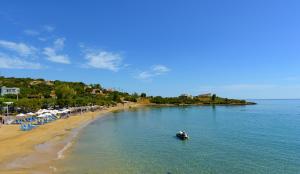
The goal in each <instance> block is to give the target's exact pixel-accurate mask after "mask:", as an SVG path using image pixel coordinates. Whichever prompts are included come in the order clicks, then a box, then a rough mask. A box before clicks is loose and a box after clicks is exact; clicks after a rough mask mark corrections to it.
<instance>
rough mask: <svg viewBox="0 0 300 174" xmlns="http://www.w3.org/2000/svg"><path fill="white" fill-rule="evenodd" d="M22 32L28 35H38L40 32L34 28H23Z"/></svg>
mask: <svg viewBox="0 0 300 174" xmlns="http://www.w3.org/2000/svg"><path fill="white" fill-rule="evenodd" d="M24 33H25V34H26V35H29V36H38V35H39V34H40V33H39V32H38V31H35V30H24Z"/></svg>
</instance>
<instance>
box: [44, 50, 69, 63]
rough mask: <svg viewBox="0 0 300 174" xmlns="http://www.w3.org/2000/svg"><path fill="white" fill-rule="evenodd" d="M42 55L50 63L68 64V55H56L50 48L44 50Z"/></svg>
mask: <svg viewBox="0 0 300 174" xmlns="http://www.w3.org/2000/svg"><path fill="white" fill-rule="evenodd" d="M43 53H44V54H45V55H46V58H47V59H48V60H49V61H51V62H56V63H63V64H70V60H69V57H68V55H63V54H57V53H56V50H55V49H53V48H50V47H46V48H44V51H43Z"/></svg>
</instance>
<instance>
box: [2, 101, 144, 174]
mask: <svg viewBox="0 0 300 174" xmlns="http://www.w3.org/2000/svg"><path fill="white" fill-rule="evenodd" d="M138 106H141V105H139V104H136V103H127V104H124V105H123V104H119V105H117V106H115V107H110V108H108V109H105V110H101V111H95V112H86V113H83V114H81V115H75V116H71V117H69V118H67V119H59V120H57V121H55V122H52V123H48V124H46V125H42V126H39V127H38V128H35V129H34V130H31V131H20V129H19V125H3V126H2V127H1V128H0V173H15V174H17V173H20V174H21V173H22V174H26V173H53V172H55V171H56V169H55V168H54V167H53V166H51V164H52V163H53V162H55V161H56V160H58V159H61V158H63V157H64V155H65V154H66V152H67V150H68V148H69V147H70V146H71V145H72V142H73V141H74V140H75V139H76V136H77V134H78V133H79V132H80V130H81V129H82V128H83V127H84V126H86V125H87V124H89V123H90V122H92V121H93V120H94V119H97V118H99V117H103V116H104V115H105V113H108V112H112V111H117V110H122V109H128V108H130V107H138Z"/></svg>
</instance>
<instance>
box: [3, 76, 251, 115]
mask: <svg viewBox="0 0 300 174" xmlns="http://www.w3.org/2000/svg"><path fill="white" fill-rule="evenodd" d="M1 86H6V87H17V88H20V94H19V95H5V96H0V97H1V98H0V105H2V106H5V104H4V103H3V102H7V101H10V102H11V101H12V102H14V103H13V107H12V108H14V109H17V110H18V111H19V112H29V111H35V110H38V109H40V108H62V107H74V106H87V105H106V106H110V105H115V104H116V103H121V102H125V101H131V102H137V101H138V102H140V103H142V104H150V103H153V104H173V105H185V104H197V105H215V104H224V105H246V104H254V103H251V102H247V101H245V100H237V99H228V98H222V97H218V96H216V95H215V94H213V95H211V96H196V97H192V96H184V95H181V96H179V97H161V96H155V97H153V96H147V95H146V94H145V93H142V94H141V95H138V94H137V93H134V94H129V93H126V92H120V91H116V90H113V89H105V88H103V87H102V86H101V85H100V84H89V85H88V84H85V83H82V82H66V81H59V80H55V81H49V80H44V79H32V78H14V77H10V78H8V77H3V76H1V77H0V87H1ZM1 111H2V112H3V110H1Z"/></svg>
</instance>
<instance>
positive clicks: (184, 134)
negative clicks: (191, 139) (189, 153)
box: [176, 131, 188, 140]
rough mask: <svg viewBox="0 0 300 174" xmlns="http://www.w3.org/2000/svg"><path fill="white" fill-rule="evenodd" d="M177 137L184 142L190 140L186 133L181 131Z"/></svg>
mask: <svg viewBox="0 0 300 174" xmlns="http://www.w3.org/2000/svg"><path fill="white" fill-rule="evenodd" d="M176 136H177V137H178V138H180V139H182V140H185V139H188V135H187V133H185V132H184V131H179V132H178V133H177V134H176Z"/></svg>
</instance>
